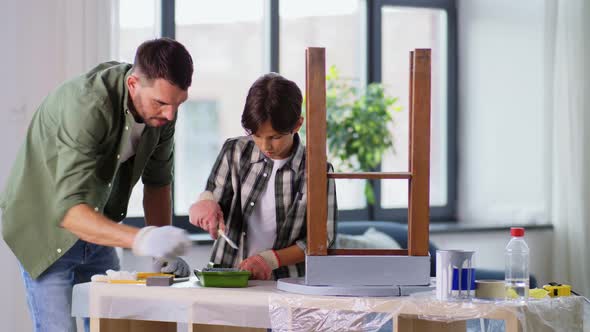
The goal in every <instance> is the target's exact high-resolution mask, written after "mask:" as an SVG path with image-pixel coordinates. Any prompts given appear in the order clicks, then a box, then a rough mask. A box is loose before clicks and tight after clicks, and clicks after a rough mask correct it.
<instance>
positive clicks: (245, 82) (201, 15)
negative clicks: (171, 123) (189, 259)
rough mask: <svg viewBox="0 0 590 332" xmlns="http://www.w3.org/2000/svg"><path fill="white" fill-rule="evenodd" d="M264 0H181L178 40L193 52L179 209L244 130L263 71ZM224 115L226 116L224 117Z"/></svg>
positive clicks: (184, 209) (179, 145)
mask: <svg viewBox="0 0 590 332" xmlns="http://www.w3.org/2000/svg"><path fill="white" fill-rule="evenodd" d="M263 5H264V3H263V1H262V0H250V1H247V2H246V1H242V0H231V1H228V0H225V1H217V2H212V1H208V0H199V1H195V0H176V14H175V21H176V39H177V40H178V41H179V42H181V43H183V45H185V46H186V48H187V49H188V51H189V52H190V53H191V55H192V56H193V61H194V63H195V73H194V76H193V84H192V86H191V87H190V90H189V96H190V97H189V98H190V99H189V100H188V102H187V103H185V105H183V107H182V108H181V110H180V111H179V123H180V122H182V124H181V125H179V126H178V127H177V134H178V136H177V137H176V159H175V184H174V212H175V214H176V215H178V216H186V215H188V208H189V207H190V204H192V203H193V202H194V201H195V199H196V198H197V197H198V194H199V193H201V192H202V191H203V190H204V189H205V184H206V181H207V177H208V176H209V172H210V171H211V167H212V166H213V163H214V162H215V159H216V157H217V154H218V153H219V150H220V149H221V146H222V144H223V142H224V141H225V140H226V139H227V138H229V137H234V136H240V135H244V130H243V129H242V126H241V122H240V116H241V114H242V110H243V109H244V103H245V101H246V94H247V93H248V89H249V88H250V85H251V84H252V83H253V82H254V81H255V80H256V79H257V78H258V77H259V76H260V75H262V73H263V68H262V63H263V61H262V59H263V14H264V7H263ZM219 119H224V121H219Z"/></svg>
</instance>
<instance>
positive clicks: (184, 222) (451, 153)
mask: <svg viewBox="0 0 590 332" xmlns="http://www.w3.org/2000/svg"><path fill="white" fill-rule="evenodd" d="M279 1H280V0H266V1H265V6H264V7H265V8H264V18H263V20H264V22H263V24H264V37H263V38H264V50H263V54H264V57H265V60H264V69H265V70H266V71H274V72H278V71H279V51H280V38H279V36H280V17H279V5H280V3H279ZM359 1H361V5H362V8H363V11H362V12H361V15H362V16H363V17H362V19H363V20H364V22H363V24H362V27H361V29H362V33H363V34H364V36H363V38H364V41H363V44H364V45H363V46H364V47H365V52H364V53H365V57H364V58H363V59H362V61H363V62H364V63H361V66H363V69H364V72H365V73H364V75H365V76H366V77H365V78H364V81H366V82H367V83H371V82H380V81H381V69H382V65H381V64H382V59H381V36H382V31H381V23H382V17H381V9H382V8H383V7H385V6H401V7H419V8H433V9H442V10H444V11H446V13H447V37H448V38H447V42H448V45H447V52H448V53H447V61H448V63H447V66H448V68H447V69H448V70H447V73H448V75H447V87H448V96H447V154H448V155H447V204H446V205H445V206H431V208H430V220H431V221H435V222H436V221H447V222H448V221H454V220H456V218H455V213H456V201H457V127H458V116H457V115H458V112H457V96H458V92H457V10H456V3H455V0H359ZM160 6H161V10H160V14H161V21H160V24H161V27H160V28H161V36H162V37H168V38H172V39H174V38H175V37H176V23H175V7H176V6H175V0H161V3H160ZM371 181H372V184H373V188H374V191H375V201H376V204H375V205H367V207H365V208H363V209H354V210H340V211H339V212H338V217H339V218H338V219H339V220H340V221H344V222H345V221H351V220H372V221H374V220H379V221H397V222H407V216H408V209H407V208H395V209H384V208H381V206H380V204H379V202H380V201H381V183H380V181H379V180H371ZM390 181H391V180H390ZM171 189H172V224H173V225H174V226H177V227H180V228H183V229H186V230H187V231H189V232H191V233H202V232H203V230H201V229H199V228H197V227H195V226H193V225H191V224H190V222H189V220H188V216H186V215H176V213H175V212H174V183H172V186H171ZM124 223H126V224H129V225H134V226H137V227H142V226H143V225H144V218H143V217H130V218H126V219H125V220H124Z"/></svg>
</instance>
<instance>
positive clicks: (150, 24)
mask: <svg viewBox="0 0 590 332" xmlns="http://www.w3.org/2000/svg"><path fill="white" fill-rule="evenodd" d="M159 13H160V2H159V1H157V0H148V1H143V0H119V38H118V39H119V40H118V43H116V49H115V52H114V53H115V54H114V56H115V59H116V60H117V61H121V62H127V63H133V59H134V58H135V50H136V49H137V46H139V44H141V43H142V42H144V41H145V40H148V39H153V38H157V37H159V36H160V19H159ZM127 216H128V217H129V218H134V217H143V184H142V183H141V181H138V183H137V185H136V186H135V187H134V188H133V192H132V193H131V198H130V199H129V207H128V209H127Z"/></svg>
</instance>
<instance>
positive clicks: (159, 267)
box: [153, 257, 191, 278]
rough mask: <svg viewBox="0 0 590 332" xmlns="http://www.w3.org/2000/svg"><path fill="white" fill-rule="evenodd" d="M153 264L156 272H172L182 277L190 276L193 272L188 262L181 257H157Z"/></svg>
mask: <svg viewBox="0 0 590 332" xmlns="http://www.w3.org/2000/svg"><path fill="white" fill-rule="evenodd" d="M153 264H154V271H155V272H162V273H170V274H174V275H175V276H176V277H180V278H184V277H188V276H189V275H190V273H191V272H190V271H191V268H190V266H188V263H187V262H186V261H185V260H184V259H182V258H180V257H176V258H174V259H164V258H156V259H154V262H153Z"/></svg>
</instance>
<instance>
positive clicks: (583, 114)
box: [532, 0, 590, 296]
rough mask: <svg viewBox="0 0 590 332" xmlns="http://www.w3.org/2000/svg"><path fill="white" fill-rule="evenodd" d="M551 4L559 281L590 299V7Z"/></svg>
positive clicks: (571, 1)
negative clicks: (589, 21)
mask: <svg viewBox="0 0 590 332" xmlns="http://www.w3.org/2000/svg"><path fill="white" fill-rule="evenodd" d="M547 4H548V6H549V8H547V15H548V20H547V22H548V30H547V31H548V36H547V37H548V38H547V41H548V43H549V44H550V45H549V46H548V48H547V50H548V51H549V52H550V53H549V54H548V56H547V59H548V61H549V62H550V63H549V64H548V65H549V68H550V71H549V74H548V76H549V77H548V85H547V88H548V94H549V96H550V98H549V99H546V100H549V101H550V105H549V106H550V114H551V116H550V119H551V120H552V121H551V123H552V128H551V138H552V142H551V143H552V189H551V191H552V201H551V214H552V220H553V225H554V236H555V238H554V257H553V260H552V265H553V269H554V270H553V272H554V279H555V281H558V282H561V283H567V284H571V285H572V288H573V289H574V290H577V291H579V292H581V293H582V294H584V295H586V296H589V295H590V259H589V258H588V256H587V253H588V252H590V241H589V240H590V29H589V27H590V25H589V24H588V22H587V21H588V20H587V18H588V17H590V3H589V2H588V1H587V0H557V1H552V0H549V1H548V2H547ZM551 7H552V8H551ZM532 254H534V253H532Z"/></svg>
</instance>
